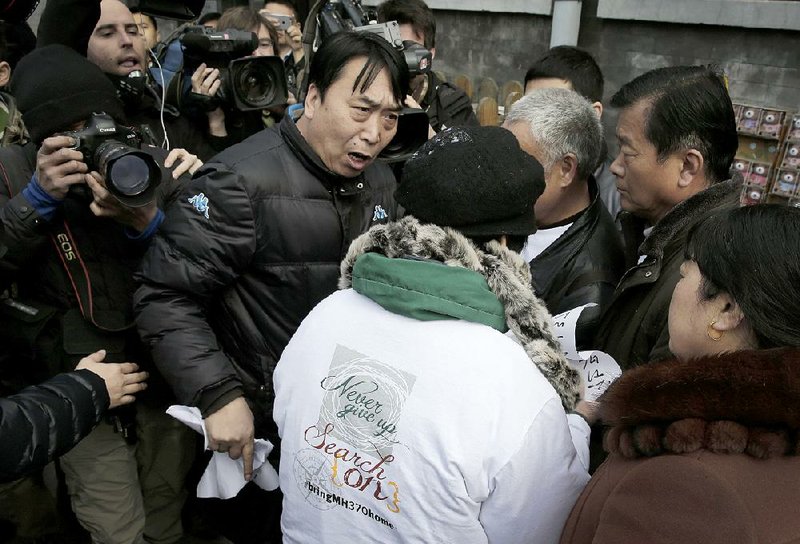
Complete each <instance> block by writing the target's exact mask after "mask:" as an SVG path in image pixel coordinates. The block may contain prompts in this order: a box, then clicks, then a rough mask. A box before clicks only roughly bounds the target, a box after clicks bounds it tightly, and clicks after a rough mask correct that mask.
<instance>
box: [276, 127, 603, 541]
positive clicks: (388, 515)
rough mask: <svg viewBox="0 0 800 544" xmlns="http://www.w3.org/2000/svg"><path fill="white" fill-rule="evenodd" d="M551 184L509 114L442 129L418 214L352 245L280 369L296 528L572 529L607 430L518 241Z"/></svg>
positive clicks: (410, 171) (482, 534)
mask: <svg viewBox="0 0 800 544" xmlns="http://www.w3.org/2000/svg"><path fill="white" fill-rule="evenodd" d="M543 189H544V175H543V171H542V167H541V166H540V165H539V164H538V163H537V162H536V161H535V160H534V159H533V158H532V157H530V156H529V155H527V154H526V153H525V152H524V151H522V149H520V146H519V144H518V143H517V140H516V139H515V138H514V136H513V135H512V134H511V133H510V132H507V131H504V130H503V129H501V128H499V127H476V128H467V127H460V128H459V127H457V128H451V129H448V130H445V131H442V132H440V133H439V134H437V135H436V136H435V137H434V138H433V139H431V140H429V141H428V142H427V143H426V144H425V145H423V146H422V148H420V150H419V151H418V152H417V153H416V154H415V155H414V156H413V157H412V158H411V159H410V160H409V161H408V162H407V164H406V166H405V170H404V172H403V182H402V183H401V184H400V187H399V189H398V190H397V193H396V198H397V201H398V203H400V204H401V205H402V206H403V207H404V208H405V209H406V211H407V212H408V213H409V214H411V216H406V217H405V218H403V219H401V220H400V221H397V222H392V223H389V224H386V225H379V226H375V227H373V228H372V229H370V230H369V231H368V232H367V233H366V234H364V235H362V236H360V237H359V238H357V239H356V240H355V241H354V242H353V243H352V244H351V246H350V249H349V251H348V253H347V256H346V257H345V259H344V261H343V262H342V265H341V278H340V281H339V286H340V288H342V289H343V290H342V291H339V292H337V293H335V294H333V295H331V296H330V297H328V298H327V299H326V300H324V301H323V302H322V303H320V304H319V305H318V306H317V307H316V308H315V309H314V310H313V311H312V312H311V313H310V314H309V316H308V317H307V318H306V319H305V321H303V324H302V325H301V326H300V328H299V329H298V330H297V333H296V334H295V335H294V337H293V338H292V340H291V342H290V343H289V345H288V346H287V347H286V349H285V350H284V352H283V355H282V357H281V360H280V362H279V363H278V367H277V369H276V370H275V377H274V381H275V392H276V399H275V412H274V414H275V421H276V423H277V424H278V428H279V431H280V434H281V439H282V446H281V447H282V454H281V467H280V468H281V470H280V479H281V489H282V490H283V493H284V496H285V499H284V513H283V518H282V527H283V530H284V539H285V540H284V542H291V543H294V544H296V543H312V542H314V543H324V542H337V541H338V540H337V536H339V535H342V534H351V535H358V536H359V539H360V540H363V541H365V542H385V541H388V540H393V541H404V542H444V541H447V542H486V541H488V542H516V541H520V540H521V539H523V538H524V539H525V540H526V541H529V542H556V541H557V540H558V537H559V535H560V534H561V529H562V525H563V523H564V520H565V519H566V516H567V515H568V513H569V511H570V509H571V508H572V504H573V503H574V500H575V498H576V497H577V495H578V494H579V493H580V491H581V489H582V488H583V486H584V485H585V484H586V482H587V480H588V473H587V470H586V467H587V466H588V433H589V427H588V425H587V424H586V422H585V421H583V420H582V419H581V418H580V417H579V416H577V415H570V416H567V415H566V414H567V413H568V412H570V411H572V410H574V408H575V406H576V403H577V402H578V397H579V387H580V382H579V378H578V376H577V374H576V372H575V371H574V370H573V369H571V368H570V367H569V366H568V365H567V362H566V360H565V359H564V357H563V355H562V354H561V351H560V347H559V344H558V342H557V340H556V337H555V335H554V333H553V329H552V325H551V318H550V315H549V314H548V313H547V309H546V308H545V307H544V304H543V303H542V302H541V301H540V300H539V299H537V298H536V296H535V295H534V293H533V291H532V290H531V287H530V273H529V271H528V266H527V263H525V261H523V260H522V258H521V257H520V256H519V255H518V254H517V253H515V252H513V251H511V250H510V249H508V247H507V245H515V246H517V247H520V246H521V243H522V241H524V239H525V238H526V237H527V236H528V235H529V234H531V233H532V232H534V231H535V230H536V221H535V218H534V211H533V206H532V202H534V201H535V200H536V198H537V197H538V196H539V195H540V194H541V192H542V190H543ZM509 330H510V331H511V332H512V333H513V336H514V337H515V339H514V338H512V337H511V336H510V335H506V334H503V333H506V332H508V331H509ZM515 340H516V341H515ZM389 534H391V536H388V535H389Z"/></svg>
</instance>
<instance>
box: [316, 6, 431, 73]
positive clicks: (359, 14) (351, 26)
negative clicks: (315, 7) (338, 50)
mask: <svg viewBox="0 0 800 544" xmlns="http://www.w3.org/2000/svg"><path fill="white" fill-rule="evenodd" d="M318 21H319V29H320V37H321V39H322V41H325V40H326V39H328V37H329V36H332V35H333V34H336V33H337V32H341V31H343V30H354V31H356V32H372V33H373V34H378V35H379V36H381V37H382V38H383V39H384V40H386V41H387V42H389V43H390V44H392V46H394V48H395V49H397V50H398V51H400V52H401V53H403V58H405V61H406V64H407V65H408V73H409V75H410V76H411V77H414V76H417V75H419V74H426V73H428V72H430V71H431V61H432V59H433V56H432V54H431V52H430V51H428V50H427V49H425V48H424V47H423V46H421V45H420V44H418V43H415V42H412V41H409V40H406V41H403V38H402V37H401V36H400V25H399V24H397V21H389V22H388V23H377V22H375V21H377V16H376V14H375V13H373V12H368V11H365V10H364V8H363V7H362V6H361V3H360V1H359V0H329V1H327V2H325V3H324V5H323V6H322V9H321V10H320V12H319V16H318Z"/></svg>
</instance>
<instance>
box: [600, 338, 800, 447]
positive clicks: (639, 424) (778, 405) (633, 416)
mask: <svg viewBox="0 0 800 544" xmlns="http://www.w3.org/2000/svg"><path fill="white" fill-rule="evenodd" d="M600 417H601V419H602V420H603V423H605V424H606V425H610V426H611V427H612V428H611V429H610V430H609V432H608V433H607V434H606V437H605V447H606V450H608V451H610V452H615V453H620V454H622V455H624V456H626V457H638V456H642V455H645V456H651V455H659V454H661V453H688V452H692V451H696V450H698V449H708V450H711V451H714V452H718V453H747V454H749V455H752V456H754V457H759V458H765V457H772V456H776V455H787V454H791V455H800V432H798V431H800V350H798V349H794V348H781V349H771V350H757V351H756V350H747V351H738V352H734V353H726V354H722V355H718V356H714V357H704V358H701V359H696V360H692V361H677V360H674V359H673V360H666V361H660V362H657V363H651V364H649V365H644V366H640V367H637V368H634V369H632V370H630V371H628V372H626V373H625V374H623V376H622V377H620V378H619V379H618V380H617V381H616V382H615V383H613V384H612V385H611V387H609V389H608V391H607V392H606V394H605V395H604V396H603V397H602V398H601V404H600Z"/></svg>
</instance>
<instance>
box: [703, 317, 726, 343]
mask: <svg viewBox="0 0 800 544" xmlns="http://www.w3.org/2000/svg"><path fill="white" fill-rule="evenodd" d="M716 324H717V320H716V319H715V320H714V321H712V322H711V323H709V324H708V328H707V329H706V335H707V336H708V337H709V338H711V339H712V340H713V341H714V342H719V341H720V340H722V335H723V334H725V331H718V330H717V329H715V328H714V325H716Z"/></svg>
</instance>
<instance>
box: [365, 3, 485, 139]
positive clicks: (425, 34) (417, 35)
mask: <svg viewBox="0 0 800 544" xmlns="http://www.w3.org/2000/svg"><path fill="white" fill-rule="evenodd" d="M387 21H397V22H398V24H399V25H400V35H401V36H402V38H403V40H409V41H412V42H415V43H417V44H419V45H422V46H424V47H425V48H426V49H428V50H429V51H430V52H431V54H432V55H434V56H435V55H436V19H434V17H433V11H431V8H429V7H428V5H427V4H426V3H425V2H423V0H386V1H385V2H383V3H382V4H380V5H379V6H378V22H381V23H385V22H387ZM411 96H412V97H413V98H414V100H415V101H416V102H417V103H419V104H420V107H421V108H422V109H423V110H425V113H427V114H428V119H429V120H430V124H431V127H433V130H434V131H436V132H439V131H440V130H443V129H445V128H447V127H454V126H478V118H477V117H476V116H475V112H474V111H473V110H472V101H471V100H470V99H469V97H468V96H467V95H466V94H464V91H462V90H461V89H459V88H458V87H455V86H453V85H450V84H449V83H447V82H444V81H441V80H440V79H439V78H438V77H436V74H435V73H434V72H427V73H424V74H419V75H417V76H416V77H414V78H413V79H412V80H411Z"/></svg>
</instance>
